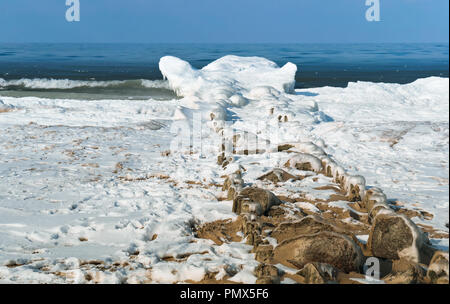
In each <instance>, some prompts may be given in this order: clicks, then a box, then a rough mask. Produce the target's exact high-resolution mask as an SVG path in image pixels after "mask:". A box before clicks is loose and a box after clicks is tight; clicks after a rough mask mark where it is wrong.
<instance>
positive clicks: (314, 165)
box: [285, 153, 322, 172]
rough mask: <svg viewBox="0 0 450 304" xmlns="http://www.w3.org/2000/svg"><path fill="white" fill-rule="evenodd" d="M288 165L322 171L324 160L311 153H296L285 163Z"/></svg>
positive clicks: (306, 169)
mask: <svg viewBox="0 0 450 304" xmlns="http://www.w3.org/2000/svg"><path fill="white" fill-rule="evenodd" d="M285 166H286V167H290V168H295V169H298V170H305V171H314V172H320V171H322V162H321V161H320V159H319V158H317V157H315V156H314V155H311V154H306V153H295V154H294V155H293V156H291V157H290V158H289V160H288V161H287V162H286V164H285Z"/></svg>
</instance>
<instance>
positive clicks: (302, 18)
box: [0, 0, 449, 43]
mask: <svg viewBox="0 0 450 304" xmlns="http://www.w3.org/2000/svg"><path fill="white" fill-rule="evenodd" d="M79 1H80V4H81V20H80V22H72V23H69V22H67V21H66V19H65V13H66V9H67V7H66V5H65V0H1V1H0V42H144V43H147V42H180V43H183V42H195V43H197V42H198V43H203V42H206V43H208V42H218V43H222V42H225V43H227V42H238V43H264V42H273V43H291V42H292V43H350V42H356V43H358V42H448V35H449V18H448V16H449V13H448V11H449V1H448V0H380V3H381V21H380V22H367V21H366V19H365V12H366V10H367V8H368V7H366V6H365V0H220V1H219V0H126V1H125V0H79Z"/></svg>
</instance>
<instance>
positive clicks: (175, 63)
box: [159, 55, 297, 105]
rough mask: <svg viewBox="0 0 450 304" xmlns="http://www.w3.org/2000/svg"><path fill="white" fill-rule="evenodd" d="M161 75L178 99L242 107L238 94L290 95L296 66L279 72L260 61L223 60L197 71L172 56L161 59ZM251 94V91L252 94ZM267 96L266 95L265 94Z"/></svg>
mask: <svg viewBox="0 0 450 304" xmlns="http://www.w3.org/2000/svg"><path fill="white" fill-rule="evenodd" d="M159 68H160V70H161V73H162V74H163V76H164V77H165V78H167V80H168V81H169V84H170V86H171V87H172V89H173V90H175V92H177V94H178V95H180V96H197V97H199V98H201V99H203V100H205V101H207V100H210V101H212V102H214V101H215V100H218V99H229V100H230V101H231V103H233V104H238V105H243V104H244V103H245V102H246V100H244V99H243V98H241V97H242V95H240V96H241V97H239V95H236V94H238V93H239V92H241V93H250V92H252V93H251V94H250V96H252V97H254V98H255V97H261V96H262V94H263V93H262V92H261V93H257V91H256V90H258V89H259V90H260V88H262V87H267V88H269V91H270V88H273V89H275V90H277V91H279V92H293V90H294V86H295V73H296V72H297V66H296V65H295V64H293V63H286V64H285V65H284V66H283V67H282V68H279V67H278V66H277V64H276V63H274V62H272V61H270V60H267V59H265V58H261V57H239V56H233V55H228V56H224V57H222V58H220V59H218V60H216V61H214V62H212V63H210V64H208V65H207V66H205V67H203V68H202V69H200V70H197V69H195V68H193V67H192V66H191V65H190V64H189V63H188V62H186V61H184V60H181V59H179V58H176V57H172V56H165V57H162V58H161V60H160V62H159ZM252 90H253V91H252ZM264 93H267V92H264Z"/></svg>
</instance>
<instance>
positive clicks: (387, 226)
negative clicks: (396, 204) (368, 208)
mask: <svg viewBox="0 0 450 304" xmlns="http://www.w3.org/2000/svg"><path fill="white" fill-rule="evenodd" d="M427 243H429V241H428V238H427V236H426V235H425V234H424V233H423V232H422V231H421V230H420V229H419V228H418V227H417V226H416V224H414V223H413V222H412V221H411V220H410V219H409V218H408V217H406V216H405V215H402V214H397V213H395V212H393V211H392V210H387V209H383V210H381V211H380V212H378V214H377V216H376V217H375V219H374V220H373V224H372V227H371V229H370V233H369V240H368V246H369V248H370V250H371V251H372V253H373V255H374V256H376V257H380V258H386V259H391V260H398V259H400V258H404V259H407V260H410V261H412V262H415V263H426V261H427V259H428V261H429V259H430V256H429V250H428V249H429V247H428V246H427ZM426 264H428V263H426Z"/></svg>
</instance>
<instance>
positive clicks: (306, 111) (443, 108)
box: [0, 56, 449, 283]
mask: <svg viewBox="0 0 450 304" xmlns="http://www.w3.org/2000/svg"><path fill="white" fill-rule="evenodd" d="M160 68H161V71H162V73H163V75H164V76H165V77H166V78H167V79H168V83H169V85H170V87H171V88H173V89H174V90H175V91H176V92H178V94H179V95H181V96H183V97H184V98H182V99H179V100H175V99H174V100H162V101H161V100H71V99H45V98H37V97H22V98H13V97H1V92H0V99H1V100H3V103H2V107H3V108H4V109H5V111H3V112H2V111H0V282H18V283H20V282H86V280H87V279H86V278H87V277H90V278H94V280H90V281H91V282H92V281H94V282H115V283H118V282H130V283H133V282H155V283H158V282H181V281H186V280H194V281H198V280H201V279H202V278H203V277H204V275H205V274H206V273H212V272H218V274H217V275H216V278H217V279H220V278H221V277H223V276H224V275H225V274H227V275H228V276H230V277H232V278H231V279H232V280H233V281H236V282H245V283H253V282H255V280H256V278H255V277H254V275H253V274H252V271H253V268H254V267H255V266H256V265H257V264H258V263H257V262H256V261H254V254H251V253H250V252H249V250H250V249H251V246H248V245H245V244H244V242H242V243H233V244H223V245H220V246H219V245H215V244H214V243H213V242H212V241H210V240H204V239H197V238H195V237H194V232H193V227H194V226H195V224H196V223H203V222H209V221H214V220H218V219H227V218H235V215H234V214H233V213H232V212H231V206H232V202H231V201H226V200H225V201H224V200H220V201H219V200H218V199H219V198H222V197H223V196H224V194H223V193H222V191H221V188H220V187H217V186H216V185H218V184H221V183H222V182H223V178H222V177H221V176H223V175H224V174H226V173H227V172H231V171H232V170H233V169H234V167H233V166H230V167H229V168H228V169H227V170H226V171H224V170H223V169H222V168H221V167H220V166H218V165H217V163H216V160H217V155H218V153H219V152H218V148H219V147H220V143H221V138H220V136H218V133H217V132H216V131H218V132H219V133H221V132H222V131H220V130H221V129H223V132H224V134H225V136H230V135H229V134H230V132H231V130H234V131H235V133H234V134H236V132H237V133H238V134H239V132H242V131H247V132H249V133H248V135H247V136H248V140H241V141H239V140H238V141H237V146H238V148H239V147H240V148H242V149H243V150H244V149H247V150H248V149H250V150H251V149H255V147H254V146H255V144H254V143H253V142H252V138H253V139H254V141H255V142H256V141H257V142H258V145H261V142H262V140H270V142H271V144H270V145H265V146H264V145H263V148H266V149H269V150H270V149H272V148H273V145H274V144H275V145H277V144H280V143H285V142H297V141H302V142H305V141H312V142H314V143H316V144H317V145H318V146H321V147H323V148H324V149H325V151H326V152H327V153H329V154H331V155H332V156H333V157H334V159H336V160H337V161H338V162H339V163H340V164H341V165H342V166H343V167H344V168H346V169H347V170H348V172H349V173H352V174H360V175H363V176H365V177H366V180H367V185H368V186H378V187H381V188H382V189H383V190H384V192H385V193H386V194H387V196H388V199H390V200H392V201H397V202H399V204H400V205H402V204H403V205H404V206H405V207H408V208H409V209H414V208H416V209H418V210H424V211H428V212H429V213H431V214H433V218H432V219H425V218H414V219H413V220H414V221H416V222H418V223H423V224H426V225H431V226H433V227H435V228H437V229H439V230H441V231H444V232H448V227H446V226H445V224H446V223H448V215H449V205H448V193H449V165H448V156H449V121H448V115H449V106H448V103H447V102H448V98H449V93H448V85H449V83H448V78H427V79H420V80H417V81H415V82H414V83H411V84H407V85H397V84H375V83H363V82H359V83H350V84H349V86H348V87H347V88H330V87H324V88H317V89H305V90H296V91H294V89H293V84H294V75H295V72H296V67H295V65H293V64H289V63H288V64H287V65H285V66H284V67H282V68H278V67H277V66H276V65H275V64H274V63H272V62H270V61H268V60H265V59H263V58H257V57H250V58H242V57H236V56H226V57H224V58H221V59H219V60H217V61H216V62H213V63H211V64H210V65H208V66H207V67H205V68H203V69H202V70H195V69H193V68H191V66H190V65H189V64H188V63H187V62H184V61H182V60H179V59H177V58H174V57H164V58H163V59H162V60H161V63H160ZM300 72H301V71H300ZM55 85H56V84H55ZM64 86H68V87H71V85H70V83H69V84H67V83H66V82H64ZM0 105H1V104H0ZM211 118H213V120H211ZM191 130H192V131H191ZM199 134H201V136H200V135H199ZM231 134H233V133H231ZM186 135H189V136H193V139H192V141H187V142H186V138H189V137H187V136H186ZM197 135H198V136H197ZM199 138H201V140H199ZM256 139H257V140H256ZM249 141H250V143H249ZM190 146H193V147H192V148H191V147H190ZM179 147H181V149H180V148H179ZM258 148H259V147H258ZM167 151H171V152H170V153H168V152H167ZM200 152H201V153H200ZM234 157H235V163H236V164H240V165H242V166H244V167H245V168H247V169H248V170H247V171H246V172H245V174H244V176H243V178H244V180H245V181H252V182H254V181H255V180H256V178H257V177H258V176H260V175H261V174H263V173H265V172H267V171H269V170H270V169H272V168H273V167H275V166H280V165H281V164H282V163H283V162H285V160H284V159H281V158H280V157H279V156H277V154H276V153H264V154H258V155H248V156H242V155H235V156H234ZM252 164H258V165H252ZM302 187H303V188H302V191H310V192H311V193H312V194H311V195H312V197H313V198H314V195H315V194H314V191H313V189H312V187H308V184H307V181H305V183H304V184H303V186H302ZM294 190H295V189H294ZM317 195H319V194H317ZM435 242H436V244H439V245H440V246H441V247H443V248H446V250H448V239H446V240H440V241H435ZM99 264H100V265H102V268H101V270H99V267H98V265H99ZM92 265H94V266H96V267H93V266H92Z"/></svg>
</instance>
